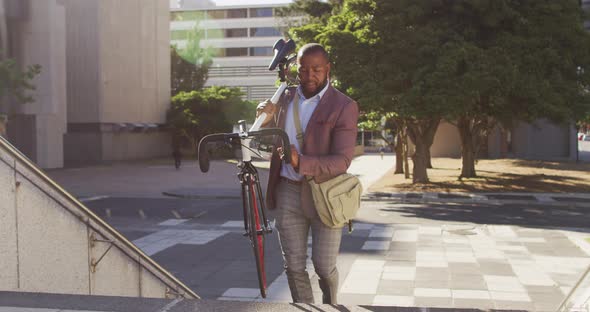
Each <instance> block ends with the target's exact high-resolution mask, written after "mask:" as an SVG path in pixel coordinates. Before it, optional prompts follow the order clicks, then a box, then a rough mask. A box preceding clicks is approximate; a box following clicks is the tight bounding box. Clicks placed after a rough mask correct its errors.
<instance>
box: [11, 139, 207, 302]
mask: <svg viewBox="0 0 590 312" xmlns="http://www.w3.org/2000/svg"><path fill="white" fill-rule="evenodd" d="M0 208H1V209H0V291H25V292H47V293H63V294H87V295H114V296H133V297H154V298H167V297H176V295H171V293H170V291H169V290H173V291H174V292H176V293H179V294H180V296H184V297H187V298H196V297H197V296H196V295H195V294H194V293H193V292H192V291H190V289H188V288H187V287H186V286H185V285H184V284H182V283H180V282H179V281H178V280H176V279H175V278H174V277H172V275H170V273H168V272H166V271H165V270H163V269H162V268H161V267H159V266H158V265H157V264H156V263H155V262H153V260H151V259H150V258H149V257H147V256H145V255H144V254H143V253H141V251H139V250H138V249H137V248H136V247H135V246H133V244H132V243H130V242H129V241H128V240H126V239H125V238H124V237H123V236H121V234H119V233H118V232H116V231H115V230H114V229H113V228H111V227H110V226H108V225H107V224H106V223H104V221H102V220H101V219H99V218H98V217H96V216H95V215H94V214H92V213H91V212H90V211H89V210H88V209H87V208H85V207H84V206H82V205H81V204H80V203H78V202H77V201H76V200H75V199H73V197H71V195H69V194H67V193H66V192H65V191H63V190H62V189H61V188H59V187H58V186H57V185H56V184H55V183H54V182H52V181H51V180H50V179H49V178H48V177H47V176H46V175H44V174H43V173H42V172H41V171H40V170H39V169H38V168H36V167H35V166H34V165H32V163H30V162H28V161H27V160H26V159H24V158H23V157H21V156H19V155H18V153H17V152H16V150H14V149H13V148H11V147H10V146H8V145H7V144H6V141H4V139H2V138H0Z"/></svg>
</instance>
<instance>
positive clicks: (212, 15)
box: [207, 10, 225, 19]
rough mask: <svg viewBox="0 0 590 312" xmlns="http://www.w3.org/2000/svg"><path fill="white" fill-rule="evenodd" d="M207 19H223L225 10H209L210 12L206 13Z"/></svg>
mask: <svg viewBox="0 0 590 312" xmlns="http://www.w3.org/2000/svg"><path fill="white" fill-rule="evenodd" d="M207 17H208V18H209V19H222V18H225V10H211V11H207Z"/></svg>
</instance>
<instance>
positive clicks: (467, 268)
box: [449, 263, 481, 275]
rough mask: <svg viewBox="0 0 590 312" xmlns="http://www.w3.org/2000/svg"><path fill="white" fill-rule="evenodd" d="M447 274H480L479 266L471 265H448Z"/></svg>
mask: <svg viewBox="0 0 590 312" xmlns="http://www.w3.org/2000/svg"><path fill="white" fill-rule="evenodd" d="M449 272H450V273H451V274H457V275H471V274H481V270H480V267H479V265H478V264H472V263H449Z"/></svg>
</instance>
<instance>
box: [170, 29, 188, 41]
mask: <svg viewBox="0 0 590 312" xmlns="http://www.w3.org/2000/svg"><path fill="white" fill-rule="evenodd" d="M170 39H172V40H186V39H188V31H187V30H174V31H172V33H171V34H170Z"/></svg>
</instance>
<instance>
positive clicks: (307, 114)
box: [257, 43, 358, 304]
mask: <svg viewBox="0 0 590 312" xmlns="http://www.w3.org/2000/svg"><path fill="white" fill-rule="evenodd" d="M297 63H298V78H299V81H300V85H299V87H297V88H296V89H295V88H291V89H288V90H287V91H286V92H285V94H284V95H283V96H282V97H281V99H280V100H279V103H278V104H277V105H273V104H272V103H270V102H269V101H266V102H263V103H261V104H260V105H259V106H258V109H257V115H259V114H260V113H261V112H265V113H267V115H268V117H267V119H266V120H265V122H264V123H263V127H280V128H282V129H284V130H285V132H286V133H287V134H288V136H289V141H290V142H291V150H292V155H291V162H290V163H289V162H287V161H285V160H283V159H282V156H281V154H282V153H281V152H282V151H281V150H282V149H281V148H280V147H279V148H278V149H277V150H276V151H275V152H274V153H273V156H272V159H271V166H270V174H269V181H268V189H267V206H268V207H269V209H276V210H277V211H276V220H277V222H276V225H277V230H278V232H279V240H280V243H281V249H282V251H283V257H284V260H285V269H286V273H287V279H288V282H289V289H290V290H291V296H292V297H293V301H294V302H302V303H313V302H314V301H313V293H312V290H311V283H310V280H309V276H308V274H307V271H306V261H307V237H308V232H309V229H310V228H311V234H312V257H311V258H312V260H313V264H314V268H315V271H316V273H317V275H318V277H319V284H320V288H321V290H322V293H323V296H322V302H323V303H328V304H336V303H337V300H336V297H337V291H338V270H337V268H336V258H337V256H338V252H339V249H340V240H341V237H342V229H340V228H337V229H332V228H329V227H327V226H326V225H324V224H323V223H322V222H321V220H320V218H319V216H318V215H317V212H316V210H315V207H314V204H313V198H312V194H311V189H310V186H309V184H308V183H307V181H306V179H305V177H312V178H313V179H315V181H316V182H317V183H321V182H324V181H327V180H329V179H331V178H333V177H335V176H338V175H340V174H342V173H345V172H346V170H347V169H348V167H349V166H350V162H351V160H352V157H353V154H354V147H355V144H356V137H357V119H358V106H357V103H356V102H354V101H353V100H351V99H350V98H348V97H347V96H346V95H344V94H342V93H341V92H340V91H338V90H336V89H335V88H333V87H332V86H331V85H330V81H329V75H330V62H329V58H328V54H327V52H326V50H325V49H324V48H323V47H322V46H321V45H319V44H316V43H312V44H307V45H305V46H303V47H302V48H301V49H300V50H299V52H298V54H297ZM294 105H298V108H299V117H300V118H299V119H300V120H298V121H294V113H293V107H294ZM295 122H300V123H301V129H302V133H303V142H302V146H300V144H299V142H298V140H297V130H296V126H295Z"/></svg>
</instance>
